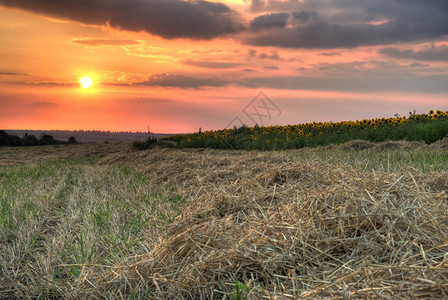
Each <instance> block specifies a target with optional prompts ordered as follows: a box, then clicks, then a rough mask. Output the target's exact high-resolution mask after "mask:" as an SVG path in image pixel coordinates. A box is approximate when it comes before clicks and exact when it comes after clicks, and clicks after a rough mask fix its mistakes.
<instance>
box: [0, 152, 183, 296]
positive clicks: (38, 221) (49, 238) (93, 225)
mask: <svg viewBox="0 0 448 300" xmlns="http://www.w3.org/2000/svg"><path fill="white" fill-rule="evenodd" d="M0 172H1V173H2V174H4V176H2V178H1V179H0V261H1V264H2V268H1V272H0V277H2V278H4V280H5V281H7V282H10V283H12V282H14V285H15V286H20V285H23V286H27V287H28V288H27V292H26V293H29V295H42V296H43V297H45V298H46V297H49V298H51V295H52V294H54V293H56V294H58V295H61V294H64V292H63V291H62V290H57V291H55V290H51V288H50V287H52V286H54V287H59V289H60V288H61V286H66V288H73V287H74V286H75V285H76V282H77V281H79V280H80V279H82V276H84V275H85V272H86V266H96V267H92V268H95V269H96V268H99V269H102V268H104V267H102V266H110V265H113V264H115V263H118V262H121V261H123V260H124V259H125V258H126V257H129V256H134V255H140V254H143V253H146V252H148V249H151V248H152V246H153V243H155V241H156V240H157V239H158V238H159V237H161V236H163V235H164V232H165V230H166V226H167V225H168V224H170V223H172V222H173V220H174V218H175V217H176V216H177V215H178V214H179V212H180V209H181V208H182V205H183V204H184V201H183V199H182V197H181V196H179V195H178V194H177V193H176V190H175V189H174V188H172V187H167V188H166V189H164V190H155V189H154V188H153V185H151V183H150V182H151V178H149V176H148V175H145V174H144V173H141V172H138V171H137V170H135V169H134V168H131V167H129V166H127V165H123V164H121V165H120V164H118V165H113V166H110V165H109V166H98V165H95V164H93V163H92V162H89V161H85V160H79V159H78V160H74V159H70V160H57V161H52V160H49V161H44V162H42V163H37V164H29V165H23V166H13V167H2V168H0ZM31 266H32V267H31ZM87 269H89V268H87ZM97 271H100V270H97ZM70 286H72V287H70ZM16 292H17V293H19V291H14V290H11V291H10V293H13V294H14V293H16ZM4 293H6V294H4ZM17 293H16V294H15V295H16V296H17V295H19V297H20V296H26V294H20V293H25V291H20V293H19V294H17ZM7 296H8V292H5V291H4V292H0V298H2V297H7Z"/></svg>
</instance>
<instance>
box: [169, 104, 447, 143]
mask: <svg viewBox="0 0 448 300" xmlns="http://www.w3.org/2000/svg"><path fill="white" fill-rule="evenodd" d="M447 135H448V111H441V110H437V111H436V112H434V111H433V110H431V111H429V112H428V113H427V114H415V113H409V116H408V117H405V116H403V117H399V116H398V117H394V118H379V119H365V120H358V121H342V122H313V123H305V124H298V125H286V126H268V127H261V126H257V125H256V126H254V127H248V126H245V125H243V126H242V127H240V128H236V127H234V128H233V129H222V130H217V131H205V132H201V131H199V132H197V133H192V134H186V135H174V136H170V137H166V138H164V139H163V140H166V141H172V142H175V143H176V145H177V147H179V148H216V149H245V150H282V149H294V148H303V147H317V146H325V145H329V144H342V143H345V142H347V141H350V140H366V141H371V142H383V141H387V140H407V141H424V142H425V143H427V144H430V143H433V142H436V141H438V140H440V139H443V138H444V137H446V136H447Z"/></svg>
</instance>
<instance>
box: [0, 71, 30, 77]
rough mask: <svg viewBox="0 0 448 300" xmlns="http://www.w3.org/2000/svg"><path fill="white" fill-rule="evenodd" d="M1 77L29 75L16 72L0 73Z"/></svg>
mask: <svg viewBox="0 0 448 300" xmlns="http://www.w3.org/2000/svg"><path fill="white" fill-rule="evenodd" d="M0 75H5V76H23V75H28V74H25V73H16V72H0Z"/></svg>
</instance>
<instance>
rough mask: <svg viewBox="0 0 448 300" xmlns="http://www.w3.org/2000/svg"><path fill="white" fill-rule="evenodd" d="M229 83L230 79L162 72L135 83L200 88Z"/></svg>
mask: <svg viewBox="0 0 448 300" xmlns="http://www.w3.org/2000/svg"><path fill="white" fill-rule="evenodd" d="M228 84H229V82H228V81H225V80H221V79H214V78H201V77H195V76H187V75H180V74H166V73H162V74H154V75H151V76H150V77H149V78H148V79H147V80H146V81H143V82H139V83H136V84H135V85H144V86H159V87H172V88H181V89H199V88H202V87H222V86H226V85H228Z"/></svg>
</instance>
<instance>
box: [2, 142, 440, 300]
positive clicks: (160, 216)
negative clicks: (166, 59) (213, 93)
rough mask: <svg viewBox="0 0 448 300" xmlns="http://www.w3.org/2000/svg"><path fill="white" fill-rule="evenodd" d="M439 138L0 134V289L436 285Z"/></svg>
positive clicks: (297, 291) (207, 294) (172, 293)
mask: <svg viewBox="0 0 448 300" xmlns="http://www.w3.org/2000/svg"><path fill="white" fill-rule="evenodd" d="M447 144H448V142H447V141H446V140H444V141H441V142H438V143H436V144H433V145H430V146H426V145H423V144H409V143H404V142H386V143H382V144H372V143H367V142H361V141H354V142H350V143H347V144H343V145H341V146H337V147H336V146H329V147H325V148H315V149H300V150H288V151H278V152H257V151H251V152H249V151H224V150H222V151H220V150H208V149H184V150H175V149H152V150H147V151H134V150H133V149H132V148H131V146H130V145H129V144H90V145H61V146H57V147H56V146H43V147H27V148H1V149H0V298H2V299H26V298H28V299H48V298H49V299H52V298H58V299H59V298H60V299H82V298H89V299H104V298H108V299H406V298H408V299H415V298H431V299H443V298H447V297H448V213H447V211H448V195H447V193H448V151H447Z"/></svg>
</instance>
